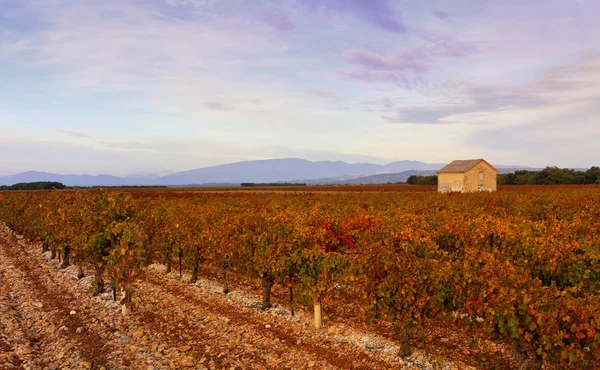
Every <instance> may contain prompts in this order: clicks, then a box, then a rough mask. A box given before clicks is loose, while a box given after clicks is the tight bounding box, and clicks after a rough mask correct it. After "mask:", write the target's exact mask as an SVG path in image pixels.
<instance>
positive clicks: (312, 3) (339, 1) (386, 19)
mask: <svg viewBox="0 0 600 370" xmlns="http://www.w3.org/2000/svg"><path fill="white" fill-rule="evenodd" d="M302 4H304V5H306V6H308V7H309V8H312V9H318V8H321V7H323V8H327V9H330V10H334V11H338V12H347V13H352V14H353V15H354V16H356V17H357V18H359V19H361V20H363V21H365V22H367V23H370V24H372V25H374V26H377V27H379V28H381V29H382V30H385V31H388V32H394V33H404V32H406V27H405V26H404V24H402V23H401V22H400V21H399V20H397V19H395V18H394V10H393V9H392V7H391V6H390V2H389V1H388V0H305V1H303V2H302Z"/></svg>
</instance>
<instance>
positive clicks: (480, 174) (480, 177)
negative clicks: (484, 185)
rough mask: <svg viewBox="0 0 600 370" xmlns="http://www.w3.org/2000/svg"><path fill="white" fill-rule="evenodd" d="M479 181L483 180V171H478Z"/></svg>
mask: <svg viewBox="0 0 600 370" xmlns="http://www.w3.org/2000/svg"><path fill="white" fill-rule="evenodd" d="M479 182H483V171H479Z"/></svg>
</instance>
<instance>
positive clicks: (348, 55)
mask: <svg viewBox="0 0 600 370" xmlns="http://www.w3.org/2000/svg"><path fill="white" fill-rule="evenodd" d="M342 57H343V59H344V60H345V61H346V62H348V63H352V64H358V65H361V66H363V67H366V68H369V69H375V70H387V71H394V70H412V71H424V70H426V69H427V68H428V67H429V62H428V59H429V57H428V56H427V55H426V54H424V53H422V52H420V51H419V50H413V51H409V52H404V53H398V54H396V55H393V56H392V57H389V58H386V57H383V56H380V55H376V54H373V53H371V52H368V51H365V50H357V49H354V50H349V51H347V52H345V53H344V55H343V56H342Z"/></svg>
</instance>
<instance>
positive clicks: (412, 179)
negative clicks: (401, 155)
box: [406, 175, 419, 185]
mask: <svg viewBox="0 0 600 370" xmlns="http://www.w3.org/2000/svg"><path fill="white" fill-rule="evenodd" d="M418 182H419V176H417V175H410V176H409V177H408V179H407V180H406V183H407V184H410V185H417V183H418Z"/></svg>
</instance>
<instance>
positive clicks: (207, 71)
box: [0, 0, 600, 175]
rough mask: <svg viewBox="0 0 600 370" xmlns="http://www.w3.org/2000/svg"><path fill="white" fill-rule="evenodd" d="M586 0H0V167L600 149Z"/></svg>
mask: <svg viewBox="0 0 600 370" xmlns="http://www.w3.org/2000/svg"><path fill="white" fill-rule="evenodd" d="M599 14H600V1H598V0H528V1H523V0H504V1H483V0H452V1H450V0H444V1H442V0H438V1H417V0H412V1H392V0H389V1H385V0H320V1H319V0H289V1H288V0H281V1H279V0H252V1H249V0H118V1H113V0H99V1H96V0H86V1H83V0H38V1H34V0H0V130H1V134H0V175H10V174H15V173H17V172H23V171H26V170H38V171H49V172H57V173H90V174H98V173H108V174H114V175H127V174H134V173H143V172H159V173H162V172H166V171H180V170H187V169H193V168H198V167H205V166H210V165H216V164H224V163H230V162H237V161H242V160H253V159H267V158H283V157H295V158H304V159H309V160H344V161H347V162H352V163H354V162H373V163H380V164H383V163H387V162H391V161H395V160H404V159H414V160H420V161H425V162H441V163H443V162H448V161H450V160H452V159H466V158H486V159H487V160H488V161H489V162H491V163H495V164H505V165H511V164H518V165H528V166H533V167H542V166H546V165H557V166H560V167H589V166H592V165H600V22H599V21H598V16H599Z"/></svg>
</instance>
